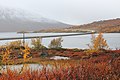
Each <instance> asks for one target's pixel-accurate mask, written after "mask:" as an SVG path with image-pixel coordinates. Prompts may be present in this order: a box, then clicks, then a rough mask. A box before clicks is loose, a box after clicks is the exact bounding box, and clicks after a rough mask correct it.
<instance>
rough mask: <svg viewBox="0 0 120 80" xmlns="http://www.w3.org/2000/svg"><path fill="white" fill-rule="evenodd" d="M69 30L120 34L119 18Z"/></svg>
mask: <svg viewBox="0 0 120 80" xmlns="http://www.w3.org/2000/svg"><path fill="white" fill-rule="evenodd" d="M69 29H82V30H83V29H84V30H95V31H97V32H120V18H117V19H110V20H101V21H96V22H93V23H90V24H84V25H79V26H73V27H70V28H69Z"/></svg>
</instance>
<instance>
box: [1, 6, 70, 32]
mask: <svg viewBox="0 0 120 80" xmlns="http://www.w3.org/2000/svg"><path fill="white" fill-rule="evenodd" d="M68 26H70V25H68V24H65V23H61V22H58V21H55V20H51V19H47V18H44V17H41V15H38V14H31V13H28V12H26V11H24V10H16V9H10V8H3V7H2V8H0V31H36V30H41V29H50V28H65V27H68Z"/></svg>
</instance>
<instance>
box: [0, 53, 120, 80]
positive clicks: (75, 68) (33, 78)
mask: <svg viewBox="0 0 120 80" xmlns="http://www.w3.org/2000/svg"><path fill="white" fill-rule="evenodd" d="M119 54H120V53H118V54H115V55H114V54H112V55H111V54H103V55H99V56H96V57H91V58H89V59H79V60H57V61H55V60H49V59H48V60H47V59H38V58H34V59H31V61H36V62H38V63H40V64H42V65H43V66H44V67H43V68H42V70H31V69H26V70H23V71H22V72H21V73H19V71H17V70H10V69H7V72H2V73H1V75H0V80H119V79H120V68H119V66H120V56H119ZM47 64H51V65H52V66H54V68H53V67H52V69H47V67H46V65H47Z"/></svg>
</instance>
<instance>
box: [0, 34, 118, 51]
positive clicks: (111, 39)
mask: <svg viewBox="0 0 120 80" xmlns="http://www.w3.org/2000/svg"><path fill="white" fill-rule="evenodd" d="M57 34H61V35H62V34H73V33H26V34H25V36H43V35H57ZM96 35H97V34H96ZM11 37H22V34H17V33H16V32H9V33H0V38H11ZM103 37H104V38H105V39H106V40H107V43H108V45H109V47H110V48H111V49H116V48H117V49H120V33H105V34H103ZM52 39H54V38H53V37H52V38H43V39H42V44H43V45H45V46H46V47H48V45H49V43H50V41H51V40H52ZM62 39H63V42H62V46H63V48H80V49H85V48H88V46H87V44H89V43H90V42H91V34H88V35H79V36H78V35H77V36H68V37H62ZM10 41H12V40H9V41H7V40H4V41H0V45H4V44H5V43H7V42H10ZM26 42H28V43H29V44H30V42H31V40H30V39H27V40H26Z"/></svg>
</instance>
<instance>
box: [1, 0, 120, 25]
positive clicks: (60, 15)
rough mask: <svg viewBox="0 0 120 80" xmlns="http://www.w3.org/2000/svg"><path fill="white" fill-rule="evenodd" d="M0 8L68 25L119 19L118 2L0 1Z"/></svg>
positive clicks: (78, 0)
mask: <svg viewBox="0 0 120 80" xmlns="http://www.w3.org/2000/svg"><path fill="white" fill-rule="evenodd" d="M0 6H5V7H12V8H21V9H24V10H28V11H31V12H34V13H39V14H40V15H42V16H44V17H46V18H50V19H54V20H58V21H62V22H64V23H69V24H84V23H90V22H93V21H96V20H97V21H98V20H104V19H113V18H120V0H0Z"/></svg>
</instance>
